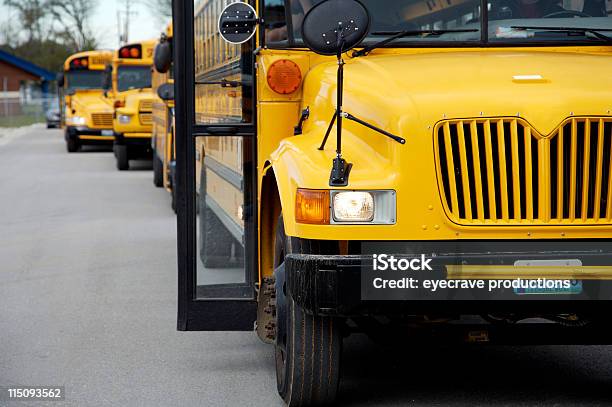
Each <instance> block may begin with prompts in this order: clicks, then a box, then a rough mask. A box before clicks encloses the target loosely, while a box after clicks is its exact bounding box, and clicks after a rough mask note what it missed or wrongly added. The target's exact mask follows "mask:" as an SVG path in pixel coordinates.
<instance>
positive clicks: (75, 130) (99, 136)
mask: <svg viewBox="0 0 612 407" xmlns="http://www.w3.org/2000/svg"><path fill="white" fill-rule="evenodd" d="M111 131H112V130H110V129H108V130H102V129H92V128H90V127H87V126H68V127H66V138H67V139H68V138H72V139H75V140H79V142H80V143H83V144H112V143H113V140H114V139H115V137H114V135H112V134H106V133H107V132H111ZM103 133H105V134H103Z"/></svg>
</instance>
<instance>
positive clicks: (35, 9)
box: [0, 0, 98, 71]
mask: <svg viewBox="0 0 612 407" xmlns="http://www.w3.org/2000/svg"><path fill="white" fill-rule="evenodd" d="M0 1H2V3H3V4H4V6H5V8H8V10H9V15H11V14H12V18H11V21H9V22H6V23H4V24H2V28H0V48H2V49H4V50H5V51H7V52H10V53H12V54H15V55H17V56H18V57H21V58H24V59H27V60H29V61H31V62H33V63H35V64H37V65H39V66H41V67H43V68H46V69H48V70H50V71H57V70H58V69H59V67H60V66H61V65H62V63H63V62H64V60H65V59H66V58H67V57H68V56H69V55H71V54H73V53H75V52H78V51H82V50H89V49H95V48H96V46H97V45H98V44H97V41H96V37H95V35H94V33H93V32H92V31H91V28H90V25H89V19H90V18H91V17H92V15H93V13H94V12H95V9H96V6H97V1H98V0H0Z"/></svg>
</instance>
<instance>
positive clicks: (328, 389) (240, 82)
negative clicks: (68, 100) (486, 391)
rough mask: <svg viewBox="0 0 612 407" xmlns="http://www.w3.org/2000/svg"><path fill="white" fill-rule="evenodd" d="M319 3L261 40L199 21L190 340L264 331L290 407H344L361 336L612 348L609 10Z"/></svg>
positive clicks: (265, 11)
mask: <svg viewBox="0 0 612 407" xmlns="http://www.w3.org/2000/svg"><path fill="white" fill-rule="evenodd" d="M310 3H311V2H305V1H300V0H288V1H285V2H280V3H279V2H277V1H268V0H264V1H262V2H258V3H257V4H258V5H259V8H258V9H257V12H258V13H259V14H260V15H261V17H262V18H263V23H262V26H260V27H259V29H258V30H259V31H258V33H257V35H256V36H255V37H254V39H250V40H249V39H248V38H247V37H248V35H247V34H252V30H251V27H250V26H249V27H247V26H248V24H250V23H252V22H253V21H257V22H258V21H259V20H258V19H257V18H256V17H255V16H254V12H255V10H249V9H248V8H247V7H245V6H244V5H238V6H230V7H234V8H230V9H229V10H227V9H226V11H227V12H228V14H227V15H234V14H232V13H235V14H237V15H239V16H241V18H243V20H241V23H242V24H245V25H244V27H247V28H242V29H243V31H242V32H241V33H239V32H238V31H237V30H236V31H235V32H234V31H232V30H230V28H235V26H234V25H232V24H233V23H232V22H231V21H230V22H228V23H227V24H225V23H224V21H226V20H224V18H225V17H224V16H225V15H226V14H222V15H221V17H220V16H219V13H217V11H219V12H220V10H221V9H222V7H218V6H219V5H218V4H217V6H215V4H216V2H215V1H212V0H211V1H203V2H200V3H199V4H198V7H196V9H195V15H194V17H195V20H194V23H193V24H194V28H193V29H194V34H195V35H194V39H195V41H194V44H193V45H194V51H195V55H194V58H193V61H192V63H193V64H194V68H195V69H194V71H195V76H194V78H193V79H189V80H190V81H192V82H188V83H191V84H192V85H193V87H194V91H193V95H194V97H195V103H193V106H192V105H190V103H192V102H191V101H190V99H181V98H180V97H177V115H178V116H177V132H178V130H179V129H185V128H186V129H187V130H189V131H190V133H189V134H188V136H187V137H188V139H187V140H188V141H186V142H184V144H182V143H183V142H182V141H181V140H180V137H177V166H178V168H182V169H183V171H185V174H187V175H190V174H192V173H191V171H193V178H191V177H186V178H185V179H186V181H185V182H186V183H189V184H194V185H191V186H189V187H187V186H184V185H183V187H184V189H182V191H187V192H190V191H192V190H191V189H190V188H193V193H194V195H193V196H190V195H187V197H186V202H187V203H184V205H183V206H182V207H181V206H180V205H179V250H184V253H186V254H187V255H190V254H194V255H195V257H196V259H193V260H194V264H195V266H194V267H193V268H187V266H185V264H187V265H190V264H191V263H190V262H191V261H192V259H191V258H190V257H187V260H188V261H187V262H182V263H181V262H179V264H180V265H183V266H184V268H181V269H180V270H179V279H184V280H180V282H181V283H182V284H184V286H183V287H184V290H181V291H180V293H181V295H183V296H182V297H179V298H180V299H181V301H183V300H185V299H186V300H185V302H182V303H181V307H182V308H180V310H179V329H184V330H190V329H193V330H197V329H203V330H217V329H247V328H248V327H250V326H252V323H253V322H256V332H257V334H258V335H259V337H260V338H261V339H262V340H264V341H266V342H268V343H272V344H274V346H275V358H276V368H277V383H278V391H279V394H280V395H281V397H282V398H283V399H284V401H285V402H286V403H287V404H288V405H310V404H323V403H329V402H333V401H334V399H335V397H336V394H337V390H338V380H339V366H340V355H341V344H342V338H343V337H344V336H345V335H347V334H349V333H351V332H365V333H367V334H369V335H372V336H373V337H381V336H383V337H384V336H386V335H393V336H397V337H398V338H401V340H404V341H405V343H406V346H409V344H411V343H412V342H411V341H412V340H415V341H416V340H424V341H431V340H442V341H450V340H459V341H464V342H506V343H534V344H535V343H550V344H553V343H585V344H586V343H610V341H611V340H612V335H611V333H610V331H609V329H607V326H608V325H607V324H608V323H609V320H610V314H609V312H608V310H607V306H608V304H609V303H610V302H609V301H610V300H612V285H611V284H610V279H612V245H611V244H610V240H611V239H612V159H611V156H612V113H611V112H612V78H611V77H610V75H609V71H610V68H612V58H611V56H612V55H611V52H612V46H611V43H612V39H610V38H608V37H607V35H606V34H605V33H606V32H607V31H608V30H612V24H611V21H612V20H610V19H609V17H607V16H608V13H607V11H606V9H605V6H602V4H599V3H598V2H596V1H593V2H590V1H589V0H585V2H584V3H581V4H579V5H578V4H574V3H573V2H563V4H552V3H550V2H541V3H540V2H537V4H538V5H537V7H531V6H527V5H525V4H524V3H520V4H518V3H517V4H514V3H513V4H512V5H508V4H506V3H503V4H502V3H491V4H489V3H487V2H484V1H471V0H470V1H458V2H445V3H444V4H441V3H435V4H434V3H431V4H429V3H428V4H427V5H426V4H422V3H419V2H415V1H412V0H405V1H362V2H361V3H359V2H353V1H350V0H328V1H324V2H316V3H317V4H316V5H314V4H310ZM347 5H348V6H347ZM345 6H346V7H353V8H352V9H350V10H349V11H348V12H347V13H345V14H334V12H333V11H334V10H342V9H343V7H345ZM326 7H329V8H326ZM360 7H363V8H365V9H366V10H367V15H368V18H365V17H364V18H361V17H360V16H361V15H360V13H361V12H362V11H360ZM602 7H603V8H602ZM177 9H180V8H175V11H176V10H177ZM217 9H218V10H217ZM483 9H484V10H486V12H484V13H481V10H483ZM216 10H217V11H216ZM298 10H301V13H300V12H298ZM324 11H326V12H324ZM309 13H313V14H312V15H317V13H319V14H318V15H317V18H316V19H315V21H316V23H314V24H312V25H310V26H308V27H306V28H305V27H302V26H301V24H307V22H308V21H309ZM312 15H311V17H312ZM330 16H331V17H330ZM575 16H580V17H582V18H573V17H575ZM328 17H329V18H328ZM288 18H289V20H290V21H287V19H288ZM208 19H212V20H215V21H217V20H219V21H220V23H219V27H220V28H219V29H217V27H216V26H215V27H211V26H208V25H207V24H206V23H205V22H206V21H208ZM332 20H333V21H332ZM228 21H229V20H228ZM310 21H311V22H312V21H313V20H312V18H311V19H310ZM224 24H225V25H224ZM325 24H327V25H325ZM321 27H323V28H321ZM224 28H226V29H227V30H226V31H225V32H224V31H223V30H224ZM317 29H319V30H320V31H316V30H317ZM359 30H367V33H368V34H367V35H364V39H363V40H362V41H361V42H359V43H358V45H356V44H352V45H350V46H349V47H348V48H344V45H345V44H350V39H351V36H352V35H353V34H352V33H354V32H358V31H359ZM218 31H220V32H218ZM313 32H314V34H313ZM338 33H343V34H338ZM242 34H244V38H245V39H244V41H245V42H244V43H243V45H242V46H236V45H232V42H238V40H237V38H239V37H240V36H241V35H242ZM175 35H176V33H175ZM340 35H346V37H344V36H343V37H340V38H339V37H338V36H340ZM222 37H225V38H226V39H227V40H228V42H223V40H222ZM329 37H331V38H329ZM328 38H329V39H328ZM334 46H335V47H337V48H338V49H339V50H340V52H333V51H330V49H334V48H333V47H334ZM317 47H318V48H317ZM253 51H254V52H253ZM187 52H189V50H188V51H187ZM253 53H254V54H255V55H254V56H253ZM185 61H190V59H189V57H185ZM181 74H184V72H179V73H177V81H178V83H179V84H180V83H181V82H180V79H179V77H180V75H181ZM179 89H181V87H180V86H179ZM181 104H184V106H186V107H185V110H182V108H181V106H182V105H181ZM189 109H193V117H191V116H188V115H185V116H181V115H182V114H183V112H184V111H187V112H189V111H190V110H189ZM181 117H183V118H187V119H193V120H192V121H193V123H194V124H193V125H188V126H186V127H182V126H183V122H182V121H181ZM190 121H191V120H188V122H190ZM182 147H184V148H194V149H195V152H193V154H192V153H189V154H187V153H185V155H182V154H183V153H182V151H183V150H182ZM187 159H189V160H193V162H191V161H188V162H187V163H186V164H185V165H184V166H183V167H182V166H181V160H187ZM192 167H193V169H192ZM180 178H181V177H180V176H179V179H180ZM191 200H193V202H194V203H195V205H194V206H195V208H194V207H191V206H190V205H191V204H190V202H191ZM196 209H197V214H196ZM190 211H191V212H190ZM192 218H195V219H196V220H195V221H193V220H192ZM191 222H194V223H191ZM181 226H183V227H184V228H183V229H181V228H180V227H181ZM181 231H182V232H184V233H183V234H181V233H180V232H181ZM191 232H193V233H196V234H197V238H195V239H194V236H191V235H189V233H191ZM192 244H193V245H194V246H195V251H194V252H191V251H190V250H191V249H190V247H191V246H190V245H192ZM185 270H187V272H186V271H185ZM189 273H192V274H189ZM185 275H189V276H191V277H189V278H190V279H186V277H184V276H185ZM185 279H186V280H185ZM190 284H192V285H190ZM251 289H252V290H251ZM185 304H187V305H185ZM189 307H193V308H189ZM190 312H191V313H190ZM534 318H535V320H534ZM526 321H527V323H526ZM321 377H325V378H326V380H320V378H321ZM303 389H306V390H303Z"/></svg>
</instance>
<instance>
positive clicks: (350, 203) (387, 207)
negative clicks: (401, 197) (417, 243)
mask: <svg viewBox="0 0 612 407" xmlns="http://www.w3.org/2000/svg"><path fill="white" fill-rule="evenodd" d="M331 202H332V204H331V212H332V216H331V222H330V223H332V224H342V223H348V224H373V225H392V224H395V221H396V216H395V215H396V203H395V202H396V194H395V191H389V190H384V191H331Z"/></svg>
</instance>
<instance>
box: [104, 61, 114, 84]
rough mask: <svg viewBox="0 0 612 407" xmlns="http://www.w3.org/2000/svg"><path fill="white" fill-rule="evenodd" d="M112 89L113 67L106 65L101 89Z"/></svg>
mask: <svg viewBox="0 0 612 407" xmlns="http://www.w3.org/2000/svg"><path fill="white" fill-rule="evenodd" d="M112 87H113V67H112V66H110V65H106V68H104V77H103V79H102V88H103V89H104V90H108V89H110V88H112Z"/></svg>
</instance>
